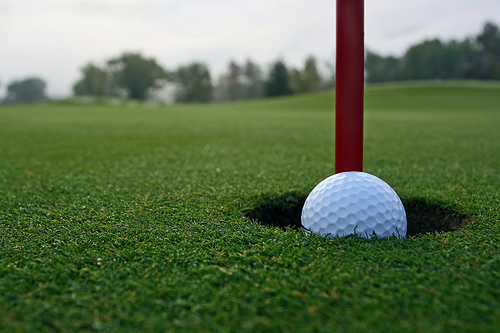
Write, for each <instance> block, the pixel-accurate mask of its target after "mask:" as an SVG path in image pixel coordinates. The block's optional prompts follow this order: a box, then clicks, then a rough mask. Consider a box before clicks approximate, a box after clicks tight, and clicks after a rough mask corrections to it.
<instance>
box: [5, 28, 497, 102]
mask: <svg viewBox="0 0 500 333" xmlns="http://www.w3.org/2000/svg"><path fill="white" fill-rule="evenodd" d="M330 67H331V68H333V66H330ZM365 72H366V78H365V79H366V82H368V83H372V82H387V81H400V80H422V79H483V80H494V79H500V30H499V28H498V27H497V26H496V25H495V24H493V23H491V22H487V23H486V24H485V25H484V27H483V29H482V31H481V32H480V33H479V34H478V35H477V36H474V37H469V38H466V39H464V40H462V41H457V40H452V41H450V42H442V41H441V40H439V39H432V40H425V41H423V42H421V43H419V44H416V45H413V46H411V47H410V48H409V49H408V50H407V51H406V52H405V54H404V55H403V56H401V57H399V58H398V57H394V56H387V57H384V56H381V55H378V54H376V53H375V52H372V51H370V50H367V51H366V57H365ZM80 75H81V77H80V79H79V80H78V81H77V82H75V84H74V85H73V94H74V96H91V97H96V98H104V97H118V98H128V99H134V100H147V99H152V98H155V96H158V93H159V92H161V91H167V94H168V95H169V96H170V98H172V99H173V101H175V102H178V103H204V102H210V101H213V100H216V101H236V100H245V99H255V98H262V97H271V96H281V95H289V94H294V93H305V92H312V91H317V90H321V89H328V88H331V87H333V86H334V84H335V82H334V70H333V69H332V70H331V73H330V75H328V76H327V77H322V76H321V75H320V71H319V70H318V63H317V60H316V58H315V57H314V56H309V57H307V59H305V62H304V65H303V67H301V68H290V67H289V66H287V64H286V62H285V60H284V59H277V60H276V61H275V62H273V63H272V64H271V65H270V66H269V68H268V69H267V70H263V69H262V67H261V66H260V65H259V64H257V63H255V62H254V61H252V60H251V59H246V60H245V61H244V62H242V63H238V62H236V61H234V60H231V61H229V63H228V65H227V68H226V69H225V70H224V71H223V73H221V74H220V75H219V76H218V77H217V78H215V79H214V78H213V76H212V74H211V72H210V69H209V67H208V66H207V65H206V64H205V63H203V62H191V63H188V64H185V65H181V66H179V67H177V68H176V69H174V70H170V71H169V70H167V69H165V68H164V67H163V66H162V65H161V64H159V63H158V61H157V60H156V59H154V58H148V57H145V56H143V55H142V54H141V53H128V52H126V53H123V54H122V55H119V56H117V57H114V58H112V59H109V60H107V61H106V62H105V64H104V65H103V66H98V65H95V64H94V63H92V62H89V63H88V64H86V65H85V66H83V67H82V68H81V71H80ZM46 87H47V84H46V83H45V81H44V80H43V79H41V78H37V77H31V78H27V79H24V80H19V81H13V82H11V83H9V84H8V86H7V94H6V97H5V98H4V100H3V101H2V102H3V103H16V102H32V101H40V100H44V99H46V98H47V97H46V93H45V90H46Z"/></svg>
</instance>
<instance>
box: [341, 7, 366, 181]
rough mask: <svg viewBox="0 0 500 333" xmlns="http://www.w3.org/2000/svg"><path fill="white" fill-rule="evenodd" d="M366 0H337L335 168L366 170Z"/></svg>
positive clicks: (342, 170)
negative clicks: (364, 132)
mask: <svg viewBox="0 0 500 333" xmlns="http://www.w3.org/2000/svg"><path fill="white" fill-rule="evenodd" d="M364 52H365V51H364V0H337V60H336V78H335V172H336V173H339V172H345V171H363V94H364V59H365V53H364Z"/></svg>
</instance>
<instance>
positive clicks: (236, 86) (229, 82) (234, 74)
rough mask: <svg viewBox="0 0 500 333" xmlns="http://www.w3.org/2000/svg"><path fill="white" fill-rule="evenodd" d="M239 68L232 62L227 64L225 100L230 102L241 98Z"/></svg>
mask: <svg viewBox="0 0 500 333" xmlns="http://www.w3.org/2000/svg"><path fill="white" fill-rule="evenodd" d="M241 76H242V70H241V67H240V66H239V65H238V64H237V63H235V62H234V61H231V62H229V66H228V73H227V78H226V89H227V99H228V100H230V101H236V100H240V99H241V98H242V92H243V84H242V82H241Z"/></svg>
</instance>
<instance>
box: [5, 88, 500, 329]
mask: <svg viewBox="0 0 500 333" xmlns="http://www.w3.org/2000/svg"><path fill="white" fill-rule="evenodd" d="M333 105H334V96H333V94H332V93H330V92H327V93H318V94H312V95H303V96H294V97H290V98H282V99H274V100H261V101H255V102H244V103H235V104H222V105H217V104H214V105H208V106H196V105H194V106H169V107H151V106H145V105H143V106H141V105H136V106H134V107H129V106H126V105H123V106H103V105H77V104H75V105H70V104H67V105H64V104H59V105H57V104H47V105H21V106H0V330H1V331H7V332H9V331H14V332H15V331H23V332H24V331H36V332H41V331H94V330H96V331H97V330H104V331H116V332H118V331H119V332H123V331H169V330H171V331H185V332H188V331H189V332H196V331H237V332H246V331H247V332H257V331H259V332H261V331H269V332H271V331H272V332H277V331H289V332H301V331H307V332H360V331H377V332H405V331H406V332H449V331H470V332H472V331H473V332H494V331H498V330H500V305H499V298H500V297H499V296H500V282H499V281H500V276H499V272H500V251H499V244H500V236H499V235H500V233H499V227H498V223H499V215H500V214H499V213H500V195H499V188H500V174H499V166H500V109H499V108H500V84H498V83H489V84H481V83H473V82H472V83H471V82H451V83H424V84H404V85H380V86H371V87H368V88H367V90H366V101H365V105H366V112H365V163H364V166H365V171H366V172H369V173H372V174H375V175H377V176H378V177H380V178H382V179H384V180H385V181H386V182H388V183H389V184H390V185H391V186H392V187H393V188H394V189H395V190H396V191H397V192H398V194H399V195H400V196H401V197H402V198H403V200H419V201H420V202H428V203H432V204H435V205H439V206H440V207H444V208H446V207H448V208H450V207H451V208H452V211H453V212H454V213H456V214H460V215H463V216H468V217H469V222H470V223H469V225H468V226H467V227H465V228H463V229H460V230H458V231H455V232H448V233H436V234H425V235H418V236H416V237H412V238H411V237H410V238H407V239H404V240H397V239H392V240H365V239H359V238H353V237H347V238H333V239H328V238H323V237H320V236H307V235H304V234H303V233H302V232H299V231H295V230H291V229H288V230H283V229H279V228H271V227H266V226H262V225H260V224H259V223H257V222H255V221H251V220H249V219H248V218H247V217H246V214H247V213H248V212H249V211H251V210H253V209H255V208H256V207H257V206H259V204H261V203H262V202H265V201H266V200H267V202H272V201H273V200H275V199H276V198H287V197H290V198H292V199H294V198H303V197H305V196H307V194H308V193H309V191H310V190H311V189H312V188H313V187H314V186H315V185H316V184H317V183H318V182H320V181H321V180H322V179H324V178H326V177H327V176H329V175H331V174H332V173H333V172H334V113H333ZM285 208H286V207H285ZM423 218H424V217H423Z"/></svg>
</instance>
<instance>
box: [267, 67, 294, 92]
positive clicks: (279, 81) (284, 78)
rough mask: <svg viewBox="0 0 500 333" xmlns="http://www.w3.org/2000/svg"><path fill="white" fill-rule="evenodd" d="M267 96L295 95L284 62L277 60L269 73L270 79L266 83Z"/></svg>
mask: <svg viewBox="0 0 500 333" xmlns="http://www.w3.org/2000/svg"><path fill="white" fill-rule="evenodd" d="M264 89H265V95H266V96H283V95H290V94H293V90H292V87H291V85H290V76H289V74H288V69H287V67H286V65H285V63H284V62H283V60H277V61H276V62H275V63H274V64H273V65H272V66H271V71H270V72H269V78H268V79H267V81H266V83H265V87H264Z"/></svg>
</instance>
